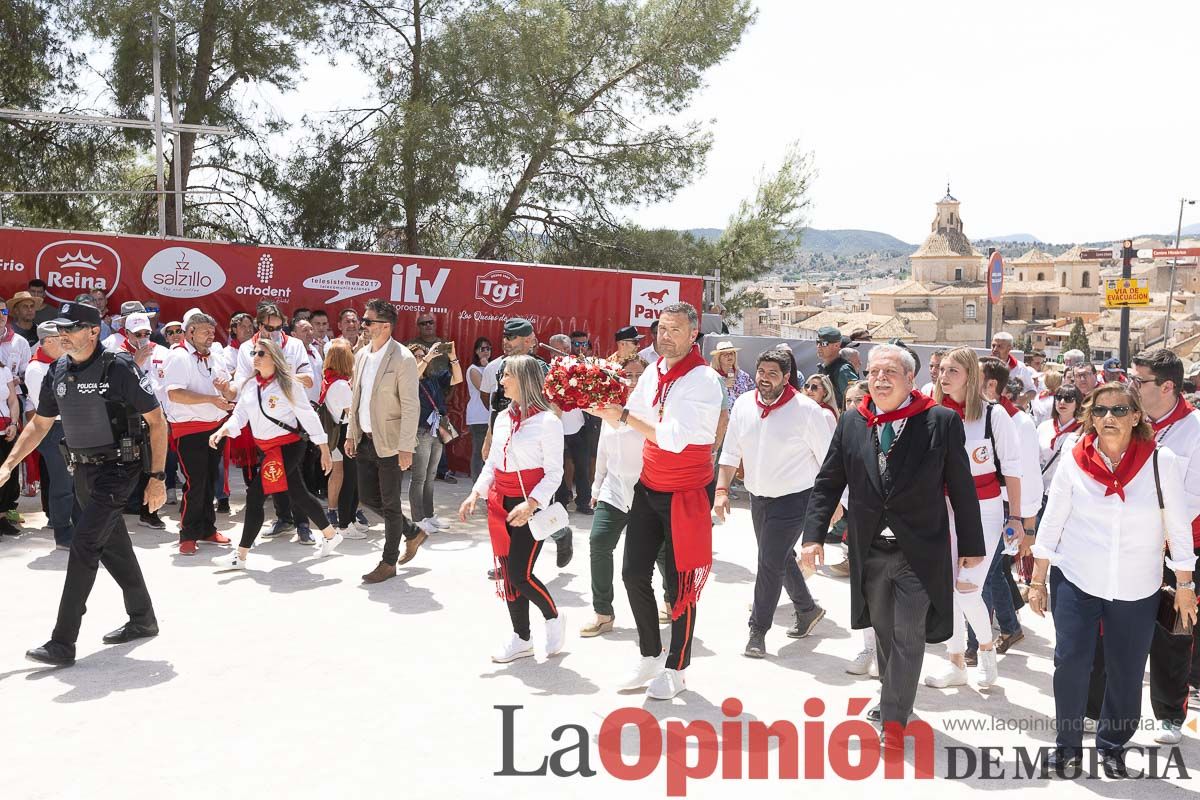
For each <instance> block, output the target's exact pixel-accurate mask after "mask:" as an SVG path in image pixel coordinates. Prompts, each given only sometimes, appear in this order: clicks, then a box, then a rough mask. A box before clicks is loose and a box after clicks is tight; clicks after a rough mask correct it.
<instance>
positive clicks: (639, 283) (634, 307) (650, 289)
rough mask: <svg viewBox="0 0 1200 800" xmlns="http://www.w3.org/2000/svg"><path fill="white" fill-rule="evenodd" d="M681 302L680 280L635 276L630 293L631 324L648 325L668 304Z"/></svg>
mask: <svg viewBox="0 0 1200 800" xmlns="http://www.w3.org/2000/svg"><path fill="white" fill-rule="evenodd" d="M678 302H679V281H660V280H654V279H650V278H634V279H633V286H632V288H631V290H630V295H629V324H630V325H640V326H641V327H643V328H644V327H646V326H648V325H649V324H650V323H651V322H654V320H656V319H658V315H659V313H660V312H661V311H662V309H663V308H665V307H666V306H669V305H671V304H672V303H678Z"/></svg>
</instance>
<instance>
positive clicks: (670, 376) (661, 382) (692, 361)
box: [652, 345, 708, 405]
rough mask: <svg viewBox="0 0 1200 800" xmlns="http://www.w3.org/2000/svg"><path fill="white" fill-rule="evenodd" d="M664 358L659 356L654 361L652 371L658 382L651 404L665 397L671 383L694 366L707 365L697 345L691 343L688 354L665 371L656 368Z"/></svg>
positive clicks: (655, 403)
mask: <svg viewBox="0 0 1200 800" xmlns="http://www.w3.org/2000/svg"><path fill="white" fill-rule="evenodd" d="M664 360H665V359H664V358H663V357H660V358H659V359H658V361H656V362H655V363H654V373H655V374H656V375H657V376H658V384H657V386H656V387H655V389H654V401H653V403H652V404H653V405H658V402H659V401H660V400H662V399H663V398H665V397H666V394H667V392H669V391H670V390H671V384H673V383H674V382H675V381H677V380H679V379H680V378H682V377H683V376H684V375H686V374H688V373H689V372H691V371H692V370H694V369H695V368H696V367H707V366H708V362H707V361H705V360H704V358H703V357H702V356H701V355H700V347H699V345H692V349H691V350H689V351H688V354H687V355H686V356H684V357H683V358H681V359H679V363H678V364H676V365H675V366H673V367H671V368H670V369H669V370H667V371H666V372H663V371H662V370H660V369H659V368H658V364H659V363H660V362H662V361H664Z"/></svg>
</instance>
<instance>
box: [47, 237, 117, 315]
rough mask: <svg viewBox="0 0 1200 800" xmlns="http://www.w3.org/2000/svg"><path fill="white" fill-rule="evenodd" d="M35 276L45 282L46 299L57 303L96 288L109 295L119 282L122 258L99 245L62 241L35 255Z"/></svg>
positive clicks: (88, 242) (86, 241)
mask: <svg viewBox="0 0 1200 800" xmlns="http://www.w3.org/2000/svg"><path fill="white" fill-rule="evenodd" d="M34 276H35V277H37V278H39V279H41V280H43V281H45V282H46V296H47V297H49V298H51V299H52V300H57V301H59V302H60V303H68V302H71V301H73V300H74V299H75V297H76V296H77V295H79V294H81V293H82V292H91V291H95V290H97V289H99V290H100V291H102V292H104V294H105V295H108V296H112V293H113V289H115V288H116V286H117V284H118V283H120V282H121V257H120V256H119V255H117V251H116V250H113V249H112V248H111V247H109V246H108V245H104V244H100V243H99V242H92V241H88V240H86V239H63V240H61V241H57V242H53V243H52V244H48V245H46V246H45V247H43V248H42V250H41V252H39V253H38V256H37V262H36V264H35V265H34Z"/></svg>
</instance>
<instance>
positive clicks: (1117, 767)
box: [1100, 752, 1129, 779]
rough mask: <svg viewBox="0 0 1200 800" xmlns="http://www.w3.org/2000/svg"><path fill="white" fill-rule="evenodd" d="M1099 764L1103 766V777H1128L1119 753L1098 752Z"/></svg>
mask: <svg viewBox="0 0 1200 800" xmlns="http://www.w3.org/2000/svg"><path fill="white" fill-rule="evenodd" d="M1100 766H1101V767H1103V768H1104V777H1106V778H1109V779H1114V778H1128V777H1129V770H1127V769H1126V768H1125V759H1124V758H1123V757H1122V754H1121V753H1115V752H1108V753H1100Z"/></svg>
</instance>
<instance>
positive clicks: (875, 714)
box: [867, 706, 883, 722]
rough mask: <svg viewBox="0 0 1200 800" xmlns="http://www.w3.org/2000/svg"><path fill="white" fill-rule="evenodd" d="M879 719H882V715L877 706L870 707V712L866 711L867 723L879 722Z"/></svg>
mask: <svg viewBox="0 0 1200 800" xmlns="http://www.w3.org/2000/svg"><path fill="white" fill-rule="evenodd" d="M881 719H883V714H882V712H880V710H879V706H871V708H870V710H869V711H867V721H868V722H879V720H881Z"/></svg>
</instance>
